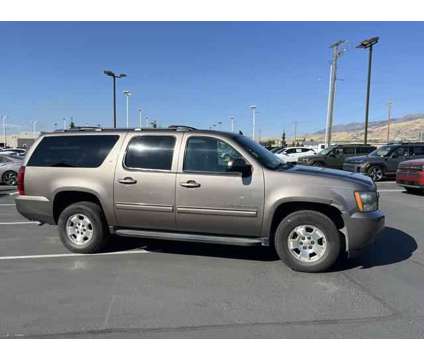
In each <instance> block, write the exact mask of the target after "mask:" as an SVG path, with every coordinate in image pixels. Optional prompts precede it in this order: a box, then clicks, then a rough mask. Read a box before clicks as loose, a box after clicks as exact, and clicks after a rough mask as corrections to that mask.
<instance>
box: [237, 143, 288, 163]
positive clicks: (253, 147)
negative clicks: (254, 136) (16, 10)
mask: <svg viewBox="0 0 424 360" xmlns="http://www.w3.org/2000/svg"><path fill="white" fill-rule="evenodd" d="M234 140H235V141H236V142H237V143H238V144H239V145H240V146H241V147H242V148H243V149H244V150H246V151H247V152H248V153H249V154H250V155H252V156H253V157H254V158H255V159H256V160H258V161H259V162H260V163H261V165H263V166H265V167H267V168H268V169H277V168H278V167H281V166H284V165H283V164H282V162H281V160H280V159H279V158H278V157H277V156H275V155H274V154H273V153H272V152H271V151H268V150H267V149H265V148H264V147H263V146H262V145H259V144H258V143H257V142H255V141H253V140H251V139H249V138H248V137H247V136H244V135H236V136H234Z"/></svg>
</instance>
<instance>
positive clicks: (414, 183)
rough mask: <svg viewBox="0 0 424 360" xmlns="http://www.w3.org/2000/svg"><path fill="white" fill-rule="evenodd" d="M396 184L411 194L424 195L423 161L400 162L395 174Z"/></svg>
mask: <svg viewBox="0 0 424 360" xmlns="http://www.w3.org/2000/svg"><path fill="white" fill-rule="evenodd" d="M396 182H397V183H398V184H399V185H401V186H403V187H404V188H405V189H406V191H408V192H411V193H417V192H421V193H424V159H416V160H407V161H402V162H401V163H400V164H399V167H398V170H397V172H396Z"/></svg>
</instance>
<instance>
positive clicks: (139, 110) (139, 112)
mask: <svg viewBox="0 0 424 360" xmlns="http://www.w3.org/2000/svg"><path fill="white" fill-rule="evenodd" d="M141 121H142V120H141V108H138V127H139V128H140V129H141V128H142V126H143V124H142V123H141Z"/></svg>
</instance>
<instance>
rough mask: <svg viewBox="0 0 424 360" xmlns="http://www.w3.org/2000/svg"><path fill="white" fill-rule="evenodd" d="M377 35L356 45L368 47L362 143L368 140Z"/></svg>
mask: <svg viewBox="0 0 424 360" xmlns="http://www.w3.org/2000/svg"><path fill="white" fill-rule="evenodd" d="M378 39H379V37H378V36H375V37H372V38H370V39H367V40H364V41H361V43H360V44H359V45H358V46H357V48H360V49H368V50H369V51H368V78H367V97H366V101H365V132H364V144H367V142H368V115H369V109H370V92H371V65H372V48H373V46H374V45H375V44H377V43H378Z"/></svg>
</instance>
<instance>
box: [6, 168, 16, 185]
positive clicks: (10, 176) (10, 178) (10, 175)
mask: <svg viewBox="0 0 424 360" xmlns="http://www.w3.org/2000/svg"><path fill="white" fill-rule="evenodd" d="M2 182H3V184H5V185H9V186H14V185H16V184H17V174H16V172H15V171H12V170H9V171H6V172H5V173H4V174H3V176H2Z"/></svg>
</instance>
